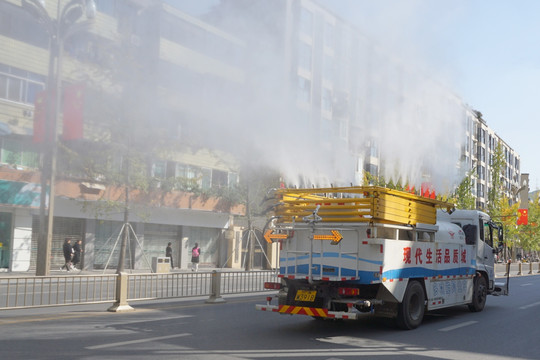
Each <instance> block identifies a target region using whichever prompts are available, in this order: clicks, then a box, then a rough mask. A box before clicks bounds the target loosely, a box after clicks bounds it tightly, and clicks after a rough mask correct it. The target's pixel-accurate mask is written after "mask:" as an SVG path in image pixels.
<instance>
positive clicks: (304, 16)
mask: <svg viewBox="0 0 540 360" xmlns="http://www.w3.org/2000/svg"><path fill="white" fill-rule="evenodd" d="M300 32H301V33H302V34H305V35H308V36H309V37H311V36H312V34H313V13H312V12H311V11H309V10H307V9H305V8H302V10H301V12H300Z"/></svg>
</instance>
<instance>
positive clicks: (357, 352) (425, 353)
mask: <svg viewBox="0 0 540 360" xmlns="http://www.w3.org/2000/svg"><path fill="white" fill-rule="evenodd" d="M415 348H416V347H415ZM155 354H159V355H177V356H179V358H182V357H186V356H192V357H196V356H199V355H200V356H204V357H205V358H209V359H221V358H223V357H226V356H229V357H232V358H234V359H257V358H263V359H267V358H273V359H280V358H283V359H292V358H307V359H313V358H314V357H317V358H320V357H328V358H327V360H328V359H336V357H339V358H342V357H347V358H350V357H354V358H360V357H362V358H363V357H366V358H369V359H373V358H376V357H380V356H388V357H391V358H396V357H398V356H409V357H410V356H411V355H413V356H414V357H415V358H424V357H426V358H429V359H445V360H463V359H467V360H485V359H486V354H484V353H474V352H470V351H460V350H446V349H433V350H431V349H426V348H419V349H417V350H416V349H413V348H412V346H410V347H405V348H396V349H385V348H383V349H377V348H370V349H359V348H335V349H288V350H279V349H271V350H194V349H192V350H190V349H181V350H161V351H156V352H155ZM489 358H490V359H491V360H509V359H510V358H509V357H508V356H500V355H489ZM512 359H519V358H512Z"/></svg>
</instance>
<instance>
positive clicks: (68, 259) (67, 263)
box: [62, 238, 73, 271]
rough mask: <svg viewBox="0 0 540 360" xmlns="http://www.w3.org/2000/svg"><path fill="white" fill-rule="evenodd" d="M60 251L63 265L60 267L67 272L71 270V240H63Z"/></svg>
mask: <svg viewBox="0 0 540 360" xmlns="http://www.w3.org/2000/svg"><path fill="white" fill-rule="evenodd" d="M62 250H63V252H64V260H65V264H64V266H62V269H63V268H66V270H67V271H70V270H71V258H72V257H73V248H72V247H71V239H70V238H66V239H65V240H64V245H62Z"/></svg>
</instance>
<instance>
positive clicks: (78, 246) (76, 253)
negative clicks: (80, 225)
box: [72, 240, 83, 270]
mask: <svg viewBox="0 0 540 360" xmlns="http://www.w3.org/2000/svg"><path fill="white" fill-rule="evenodd" d="M82 252H83V249H82V240H77V241H76V242H75V245H73V261H72V263H73V268H74V269H75V268H76V267H77V264H78V263H80V262H81V253H82ZM81 270H82V269H81Z"/></svg>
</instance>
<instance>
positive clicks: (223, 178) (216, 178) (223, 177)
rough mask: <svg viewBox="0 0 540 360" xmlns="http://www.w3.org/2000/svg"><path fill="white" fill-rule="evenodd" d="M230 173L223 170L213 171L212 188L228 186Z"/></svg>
mask: <svg viewBox="0 0 540 360" xmlns="http://www.w3.org/2000/svg"><path fill="white" fill-rule="evenodd" d="M228 180H229V179H228V173H227V172H226V171H221V170H212V187H225V186H227V185H228Z"/></svg>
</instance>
